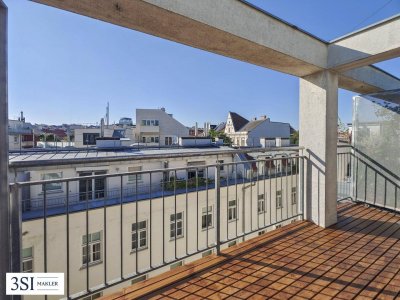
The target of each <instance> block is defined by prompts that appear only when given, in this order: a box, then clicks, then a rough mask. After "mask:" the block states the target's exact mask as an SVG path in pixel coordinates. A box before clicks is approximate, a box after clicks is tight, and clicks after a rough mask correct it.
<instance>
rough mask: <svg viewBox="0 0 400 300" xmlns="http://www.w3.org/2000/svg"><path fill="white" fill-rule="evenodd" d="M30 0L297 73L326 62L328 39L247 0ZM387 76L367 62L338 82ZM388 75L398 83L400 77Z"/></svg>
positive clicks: (373, 88) (380, 83)
mask: <svg viewBox="0 0 400 300" xmlns="http://www.w3.org/2000/svg"><path fill="white" fill-rule="evenodd" d="M32 1H34V2H38V3H42V4H45V5H49V6H53V7H56V8H59V9H63V10H67V11H71V12H74V13H77V14H81V15H84V16H88V17H91V18H95V19H98V20H102V21H105V22H109V23H112V24H115V25H119V26H123V27H126V28H130V29H134V30H138V31H141V32H145V33H148V34H151V35H154V36H158V37H162V38H165V39H168V40H171V41H175V42H178V43H182V44H185V45H188V46H191V47H195V48H199V49H203V50H205V51H209V52H213V53H216V54H220V55H223V56H227V57H231V58H234V59H238V60H241V61H245V62H248V63H251V64H255V65H258V66H262V67H266V68H269V69H273V70H276V71H280V72H283V73H287V74H291V75H295V76H299V77H304V76H307V75H310V74H313V73H316V72H320V71H323V70H325V69H326V68H327V67H328V44H327V43H326V42H324V41H322V40H320V39H318V38H316V37H315V36H313V35H311V34H309V33H306V32H304V31H302V30H301V29H299V28H297V27H295V26H293V25H291V24H288V23H286V22H284V21H282V20H280V19H278V18H276V17H274V16H272V15H270V14H268V13H267V12H264V11H261V10H260V9H257V8H255V7H253V6H251V5H250V4H248V3H247V2H245V1H239V0H219V1H214V0H202V1H197V0H185V1H177V0H118V1H109V0H96V1H92V0H32ZM332 53H333V52H332ZM364 72H366V73H367V74H363V73H364ZM368 74H372V75H373V77H374V80H372V81H370V80H369V79H368V76H367V75H368ZM379 76H381V78H379ZM388 78H389V76H387V74H383V72H377V71H375V70H374V69H371V68H370V67H365V68H362V69H358V70H357V71H354V72H346V73H344V74H343V75H339V86H340V87H342V88H344V89H347V90H351V91H355V92H358V93H365V92H369V93H370V92H377V91H380V90H384V89H386V86H387V84H386V79H388ZM389 81H390V82H391V83H390V86H394V85H396V86H397V87H394V88H399V87H400V80H397V79H394V78H389Z"/></svg>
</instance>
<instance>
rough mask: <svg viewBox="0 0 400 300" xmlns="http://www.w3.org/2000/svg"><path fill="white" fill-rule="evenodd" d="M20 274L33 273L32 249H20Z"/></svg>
mask: <svg viewBox="0 0 400 300" xmlns="http://www.w3.org/2000/svg"><path fill="white" fill-rule="evenodd" d="M22 272H24V273H32V272H33V247H29V248H25V249H22Z"/></svg>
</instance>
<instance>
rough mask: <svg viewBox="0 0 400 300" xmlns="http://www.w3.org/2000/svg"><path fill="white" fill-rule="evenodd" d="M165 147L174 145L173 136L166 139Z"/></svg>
mask: <svg viewBox="0 0 400 300" xmlns="http://www.w3.org/2000/svg"><path fill="white" fill-rule="evenodd" d="M165 145H166V146H170V145H172V137H171V136H166V137H165Z"/></svg>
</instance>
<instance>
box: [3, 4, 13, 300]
mask: <svg viewBox="0 0 400 300" xmlns="http://www.w3.org/2000/svg"><path fill="white" fill-rule="evenodd" d="M7 70H8V66H7V6H6V5H5V4H4V2H3V1H2V0H0V141H1V146H0V245H1V246H0V291H1V292H0V293H1V295H0V298H1V299H3V297H6V296H5V295H4V294H3V293H4V291H5V290H6V273H7V272H9V271H10V268H11V257H10V238H11V236H10V221H9V212H10V205H9V188H8V96H7ZM8 298H9V297H7V299H8ZM4 299H6V298H4Z"/></svg>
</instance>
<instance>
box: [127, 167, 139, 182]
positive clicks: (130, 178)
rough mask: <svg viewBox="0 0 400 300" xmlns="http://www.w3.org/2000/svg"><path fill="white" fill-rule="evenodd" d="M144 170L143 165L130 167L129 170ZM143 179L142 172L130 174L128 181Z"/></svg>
mask: <svg viewBox="0 0 400 300" xmlns="http://www.w3.org/2000/svg"><path fill="white" fill-rule="evenodd" d="M140 171H142V167H141V166H138V167H128V172H140ZM136 180H137V181H141V180H142V174H137V175H128V181H129V182H136Z"/></svg>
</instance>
